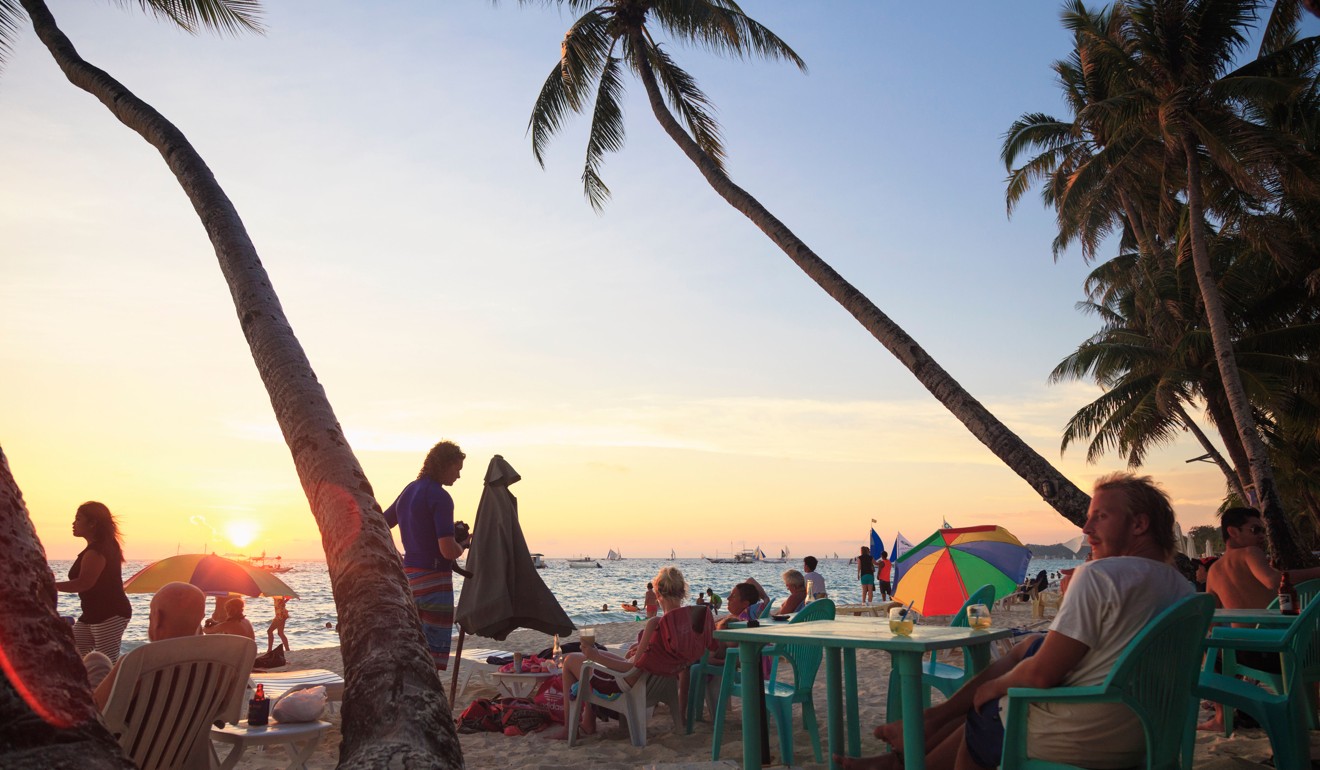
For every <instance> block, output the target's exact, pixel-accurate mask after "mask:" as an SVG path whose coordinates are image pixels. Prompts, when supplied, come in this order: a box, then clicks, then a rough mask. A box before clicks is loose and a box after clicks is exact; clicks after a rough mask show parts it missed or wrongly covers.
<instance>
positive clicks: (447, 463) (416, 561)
mask: <svg viewBox="0 0 1320 770" xmlns="http://www.w3.org/2000/svg"><path fill="white" fill-rule="evenodd" d="M466 457H467V455H465V454H463V450H461V449H459V448H458V445H457V444H455V443H454V442H452V441H441V442H440V443H439V444H436V445H435V446H433V447H431V451H430V452H427V453H426V460H425V461H424V462H423V463H422V470H421V472H420V473H418V474H417V480H416V481H413V482H412V483H410V484H409V485H408V486H406V487H404V488H403V491H402V492H400V493H399V497H398V499H396V500H395V501H394V503H393V504H391V505H390V507H389V508H386V509H385V521H386V522H387V523H388V524H389V525H390V527H391V528H393V527H395V526H398V528H399V535H400V537H401V539H402V540H403V571H404V574H406V575H407V576H408V587H409V588H410V589H411V590H412V595H413V601H414V602H415V603H416V605H417V616H418V617H419V618H420V619H421V622H422V632H423V633H424V634H425V635H426V646H427V648H428V649H429V650H430V651H431V660H432V662H433V663H435V667H436V668H437V669H438V670H441V671H443V670H445V669H446V668H448V667H449V640H450V637H451V635H452V632H453V626H454V573H453V569H454V560H455V559H457V558H458V557H460V556H462V555H463V551H464V549H466V548H467V547H468V545H469V544H470V543H471V537H470V536H464V537H463V539H462V540H459V539H457V538H456V537H455V533H454V498H452V497H450V496H449V492H448V490H446V489H445V487H448V486H452V485H453V484H454V482H455V481H458V477H459V475H460V474H461V473H462V471H463V460H464V458H466Z"/></svg>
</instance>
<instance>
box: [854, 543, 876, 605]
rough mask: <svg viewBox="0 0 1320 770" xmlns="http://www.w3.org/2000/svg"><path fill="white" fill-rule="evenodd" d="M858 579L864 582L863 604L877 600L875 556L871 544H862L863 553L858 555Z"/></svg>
mask: <svg viewBox="0 0 1320 770" xmlns="http://www.w3.org/2000/svg"><path fill="white" fill-rule="evenodd" d="M857 579H858V580H860V581H861V583H862V604H870V603H871V602H873V601H875V558H874V557H873V556H871V548H870V546H865V545H864V546H862V554H861V555H860V556H858V557H857Z"/></svg>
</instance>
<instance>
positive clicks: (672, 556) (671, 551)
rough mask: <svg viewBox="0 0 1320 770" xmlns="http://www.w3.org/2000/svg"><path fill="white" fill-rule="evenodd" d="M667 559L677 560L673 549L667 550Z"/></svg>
mask: <svg viewBox="0 0 1320 770" xmlns="http://www.w3.org/2000/svg"><path fill="white" fill-rule="evenodd" d="M669 558H670V559H677V558H678V556H677V554H676V552H675V551H674V549H673V548H670V549H669Z"/></svg>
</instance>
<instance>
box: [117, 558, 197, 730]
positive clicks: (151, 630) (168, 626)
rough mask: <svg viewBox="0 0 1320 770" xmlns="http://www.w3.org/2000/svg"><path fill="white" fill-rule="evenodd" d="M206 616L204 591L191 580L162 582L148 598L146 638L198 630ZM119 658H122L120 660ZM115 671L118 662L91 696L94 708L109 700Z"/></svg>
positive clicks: (194, 632)
mask: <svg viewBox="0 0 1320 770" xmlns="http://www.w3.org/2000/svg"><path fill="white" fill-rule="evenodd" d="M205 617H206V594H204V593H202V589H200V588H198V587H197V586H195V585H192V584H191V583H166V584H165V585H163V586H161V588H160V590H159V591H157V592H156V595H155V596H152V597H151V612H150V614H149V615H148V616H147V640H148V641H151V642H159V641H160V640H162V639H177V638H179V637H183V636H197V635H199V634H201V633H202V618H205ZM120 660H122V658H121V659H120ZM118 674H119V661H115V666H114V668H112V669H110V673H109V674H107V675H106V677H105V679H103V680H101V684H100V685H98V686H97V688H96V691H95V692H93V693H92V699H93V700H94V701H95V702H96V708H98V709H104V708H105V704H106V702H107V701H109V700H110V690H111V689H112V688H113V687H114V683H115V677H116V676H117V675H118Z"/></svg>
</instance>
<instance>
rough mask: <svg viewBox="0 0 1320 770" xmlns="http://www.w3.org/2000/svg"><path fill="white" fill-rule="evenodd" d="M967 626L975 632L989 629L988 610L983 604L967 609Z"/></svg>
mask: <svg viewBox="0 0 1320 770" xmlns="http://www.w3.org/2000/svg"><path fill="white" fill-rule="evenodd" d="M967 625H969V626H971V627H972V628H973V629H974V630H976V631H984V630H986V629H987V628H989V627H990V608H989V607H987V606H985V605H984V604H973V605H972V606H970V607H968V608H967Z"/></svg>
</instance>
